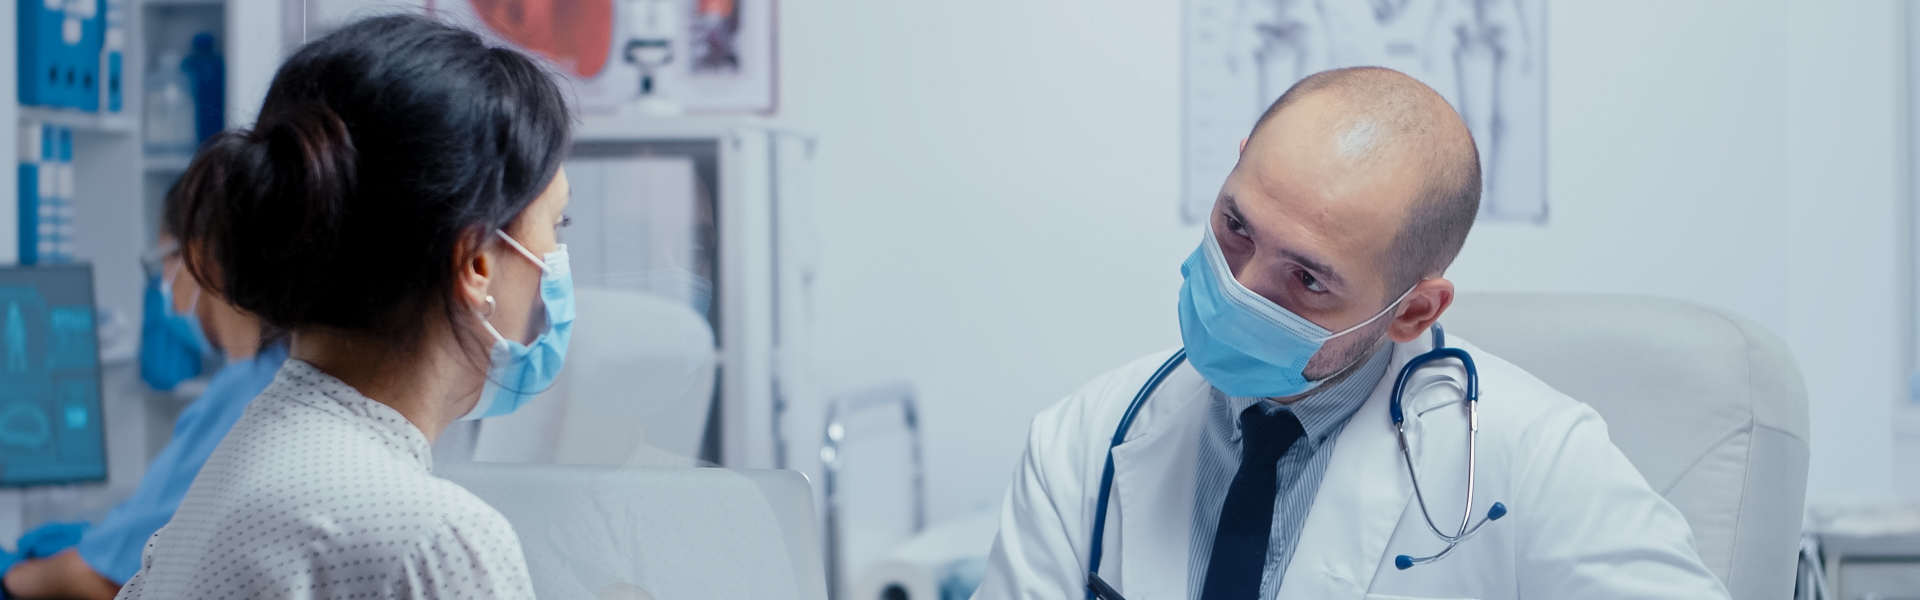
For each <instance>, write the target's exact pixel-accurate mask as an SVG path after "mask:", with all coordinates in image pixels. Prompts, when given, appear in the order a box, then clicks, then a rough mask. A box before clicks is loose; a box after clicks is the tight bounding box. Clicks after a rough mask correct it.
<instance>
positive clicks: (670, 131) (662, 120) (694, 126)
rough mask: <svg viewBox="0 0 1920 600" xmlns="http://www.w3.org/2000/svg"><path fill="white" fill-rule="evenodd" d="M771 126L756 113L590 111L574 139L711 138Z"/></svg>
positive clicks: (578, 126) (726, 136) (648, 139)
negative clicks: (651, 114)
mask: <svg viewBox="0 0 1920 600" xmlns="http://www.w3.org/2000/svg"><path fill="white" fill-rule="evenodd" d="M769 127H771V123H770V122H769V121H767V120H765V119H761V118H757V117H714V116H687V117H649V116H627V115H588V116H585V117H583V118H581V119H580V122H579V124H578V125H577V126H575V127H574V129H573V141H575V142H650V141H669V140H711V139H725V138H729V137H732V136H733V135H734V134H735V133H737V132H740V131H741V130H751V129H766V128H769Z"/></svg>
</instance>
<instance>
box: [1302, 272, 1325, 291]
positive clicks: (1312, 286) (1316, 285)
mask: <svg viewBox="0 0 1920 600" xmlns="http://www.w3.org/2000/svg"><path fill="white" fill-rule="evenodd" d="M1300 285H1303V286H1306V288H1307V291H1310V292H1316V293H1317V292H1324V291H1327V286H1324V285H1321V284H1320V278H1318V277H1314V276H1313V274H1312V273H1308V272H1306V271H1301V272H1300Z"/></svg>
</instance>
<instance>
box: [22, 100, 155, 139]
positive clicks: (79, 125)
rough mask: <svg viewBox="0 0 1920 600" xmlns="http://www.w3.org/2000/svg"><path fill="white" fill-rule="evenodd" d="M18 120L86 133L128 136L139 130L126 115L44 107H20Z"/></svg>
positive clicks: (131, 116) (133, 120)
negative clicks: (50, 124)
mask: <svg viewBox="0 0 1920 600" xmlns="http://www.w3.org/2000/svg"><path fill="white" fill-rule="evenodd" d="M20 120H22V121H40V122H44V123H52V124H54V125H59V126H62V127H71V128H73V130H74V131H77V132H87V133H107V134H114V135H129V134H132V133H133V132H134V131H135V130H137V129H139V122H138V121H137V120H135V119H134V118H133V115H130V114H127V113H91V112H81V111H78V110H70V109H64V108H48V107H45V106H21V107H20Z"/></svg>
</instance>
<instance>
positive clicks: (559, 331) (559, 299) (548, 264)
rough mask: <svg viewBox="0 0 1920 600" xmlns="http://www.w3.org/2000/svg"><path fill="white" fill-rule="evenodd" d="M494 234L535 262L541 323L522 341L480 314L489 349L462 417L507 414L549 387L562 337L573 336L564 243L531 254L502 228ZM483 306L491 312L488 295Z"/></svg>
mask: <svg viewBox="0 0 1920 600" xmlns="http://www.w3.org/2000/svg"><path fill="white" fill-rule="evenodd" d="M494 234H495V235H498V236H500V239H501V240H504V241H505V242H506V243H507V245H508V246H511V247H513V249H514V251H515V252H516V253H517V254H519V255H520V256H524V257H526V259H527V260H530V261H533V264H534V265H535V266H538V267H540V303H541V305H542V310H543V311H544V313H543V316H544V317H545V318H544V319H543V320H544V321H545V322H546V329H545V330H543V331H541V332H540V335H539V336H538V337H535V338H534V339H533V342H532V343H529V344H522V343H520V342H518V341H515V340H511V339H507V337H506V336H503V335H500V330H498V329H495V328H494V326H493V323H491V322H488V321H487V315H486V314H482V315H479V316H480V323H481V324H483V325H485V326H486V328H487V333H490V334H492V335H493V350H492V352H491V359H490V360H491V362H490V366H489V367H488V369H487V383H486V385H485V386H484V387H482V388H481V390H480V402H479V403H477V404H474V405H473V410H470V411H467V414H466V416H463V417H461V419H463V420H466V419H484V418H487V417H498V416H503V415H507V414H511V413H512V412H513V411H515V410H518V409H519V408H520V407H522V406H525V405H526V404H527V402H529V401H531V400H533V398H534V397H535V396H538V395H539V394H540V393H541V392H544V391H546V390H547V388H549V387H552V386H553V382H554V380H556V379H559V377H560V368H561V367H562V366H564V365H565V363H566V360H567V343H568V341H570V340H572V339H573V315H574V309H573V268H572V267H571V266H569V265H568V263H567V245H566V244H560V245H559V246H558V247H557V248H555V249H554V251H552V252H548V253H547V255H546V256H544V257H542V256H535V255H534V254H533V252H531V251H529V250H527V248H526V246H522V245H520V242H517V241H514V239H513V238H512V237H511V236H508V235H507V233H506V232H504V231H499V230H495V231H494ZM487 306H488V310H487V312H488V314H491V313H492V311H493V307H494V306H495V303H494V300H493V296H487ZM536 322H538V321H536Z"/></svg>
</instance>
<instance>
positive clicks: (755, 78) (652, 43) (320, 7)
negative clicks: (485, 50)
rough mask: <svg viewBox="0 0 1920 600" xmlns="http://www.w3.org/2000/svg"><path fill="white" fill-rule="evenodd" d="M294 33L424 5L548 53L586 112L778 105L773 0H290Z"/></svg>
mask: <svg viewBox="0 0 1920 600" xmlns="http://www.w3.org/2000/svg"><path fill="white" fill-rule="evenodd" d="M282 1H283V2H284V3H285V6H286V7H287V8H286V13H285V14H286V15H287V18H286V19H285V21H286V23H285V24H284V27H285V29H286V31H287V32H288V36H287V39H288V40H289V41H290V42H292V43H300V42H304V41H306V40H310V39H315V38H318V37H319V36H321V35H325V34H326V33H327V32H330V31H332V30H333V29H335V28H338V27H339V26H341V25H344V24H345V23H347V22H350V21H352V20H354V19H358V18H363V17H368V16H374V15H380V14H391V13H425V14H430V15H433V16H434V17H436V18H439V19H441V20H443V21H445V22H448V23H452V24H455V25H459V26H461V27H466V28H468V29H472V30H475V31H479V32H481V33H483V34H485V35H487V36H488V37H490V38H492V39H493V40H495V41H497V42H500V43H503V44H507V45H511V46H514V47H517V48H520V49H522V50H525V51H527V52H529V53H531V54H534V55H537V56H540V57H541V58H544V59H546V60H547V62H548V63H549V64H550V66H552V67H553V72H555V73H557V74H560V75H562V76H564V77H565V78H566V80H567V82H568V84H569V85H570V86H571V87H572V88H573V92H574V98H575V102H576V103H577V107H578V108H579V109H580V110H581V112H584V113H587V114H625V113H634V112H639V113H643V114H649V115H658V116H671V115H677V114H683V113H692V114H715V113H732V114H739V113H759V114H767V113H771V112H773V110H774V81H775V77H776V68H775V67H776V65H775V64H774V48H773V31H774V24H773V18H774V2H775V0H282Z"/></svg>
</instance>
